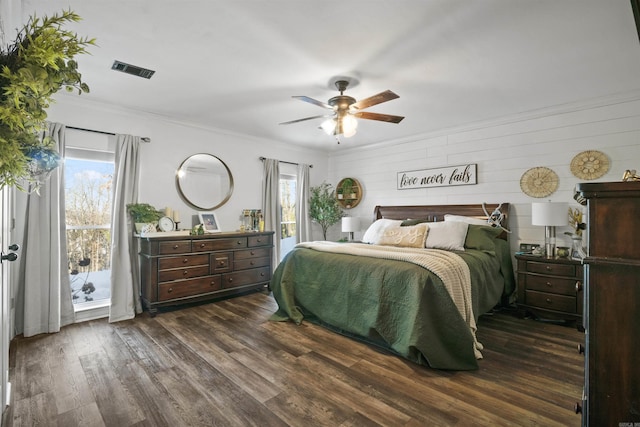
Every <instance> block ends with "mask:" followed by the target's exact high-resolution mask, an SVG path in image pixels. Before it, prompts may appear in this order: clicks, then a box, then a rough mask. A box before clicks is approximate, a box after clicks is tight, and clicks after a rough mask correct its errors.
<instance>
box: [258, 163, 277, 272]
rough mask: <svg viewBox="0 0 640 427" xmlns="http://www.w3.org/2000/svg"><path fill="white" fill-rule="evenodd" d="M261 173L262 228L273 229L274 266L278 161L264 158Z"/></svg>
mask: <svg viewBox="0 0 640 427" xmlns="http://www.w3.org/2000/svg"><path fill="white" fill-rule="evenodd" d="M263 166H264V169H263V173H262V185H263V187H262V213H263V215H264V229H265V230H267V231H275V234H274V235H273V258H272V265H273V268H275V267H276V266H277V265H278V263H279V262H280V236H281V234H282V233H281V231H280V223H281V222H282V221H281V219H280V218H281V214H280V162H279V161H278V160H275V159H264V165H263Z"/></svg>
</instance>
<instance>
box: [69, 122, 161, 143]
mask: <svg viewBox="0 0 640 427" xmlns="http://www.w3.org/2000/svg"><path fill="white" fill-rule="evenodd" d="M65 127H66V128H67V129H73V130H80V131H83V132H93V133H101V134H103V135H114V136H115V133H113V132H105V131H103V130H94V129H86V128H78V127H75V126H65ZM140 139H141V140H142V141H143V142H151V138H149V137H148V136H143V137H142V138H140Z"/></svg>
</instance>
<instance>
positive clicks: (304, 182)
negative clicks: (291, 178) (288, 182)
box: [296, 163, 311, 243]
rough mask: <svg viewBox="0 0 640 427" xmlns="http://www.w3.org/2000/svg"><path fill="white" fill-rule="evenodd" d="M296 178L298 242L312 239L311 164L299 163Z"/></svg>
mask: <svg viewBox="0 0 640 427" xmlns="http://www.w3.org/2000/svg"><path fill="white" fill-rule="evenodd" d="M296 180H297V182H296V242H298V243H300V242H308V241H309V240H310V239H311V222H310V220H309V165H306V164H304V163H300V164H299V165H298V168H297V176H296Z"/></svg>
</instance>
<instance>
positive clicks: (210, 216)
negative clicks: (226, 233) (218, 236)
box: [198, 212, 222, 233]
mask: <svg viewBox="0 0 640 427" xmlns="http://www.w3.org/2000/svg"><path fill="white" fill-rule="evenodd" d="M198 218H199V219H200V224H202V227H203V229H204V232H205V233H219V232H221V231H222V229H221V228H220V222H219V221H218V218H217V217H216V214H215V212H198Z"/></svg>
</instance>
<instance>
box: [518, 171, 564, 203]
mask: <svg viewBox="0 0 640 427" xmlns="http://www.w3.org/2000/svg"><path fill="white" fill-rule="evenodd" d="M520 188H521V189H522V192H523V193H524V194H526V195H527V196H531V197H537V198H541V197H547V196H549V195H551V194H553V193H554V192H555V191H556V190H557V189H558V174H556V173H555V172H554V171H553V170H551V169H549V168H546V167H544V166H537V167H534V168H531V169H529V170H527V171H526V172H525V173H523V174H522V177H521V178H520Z"/></svg>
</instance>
